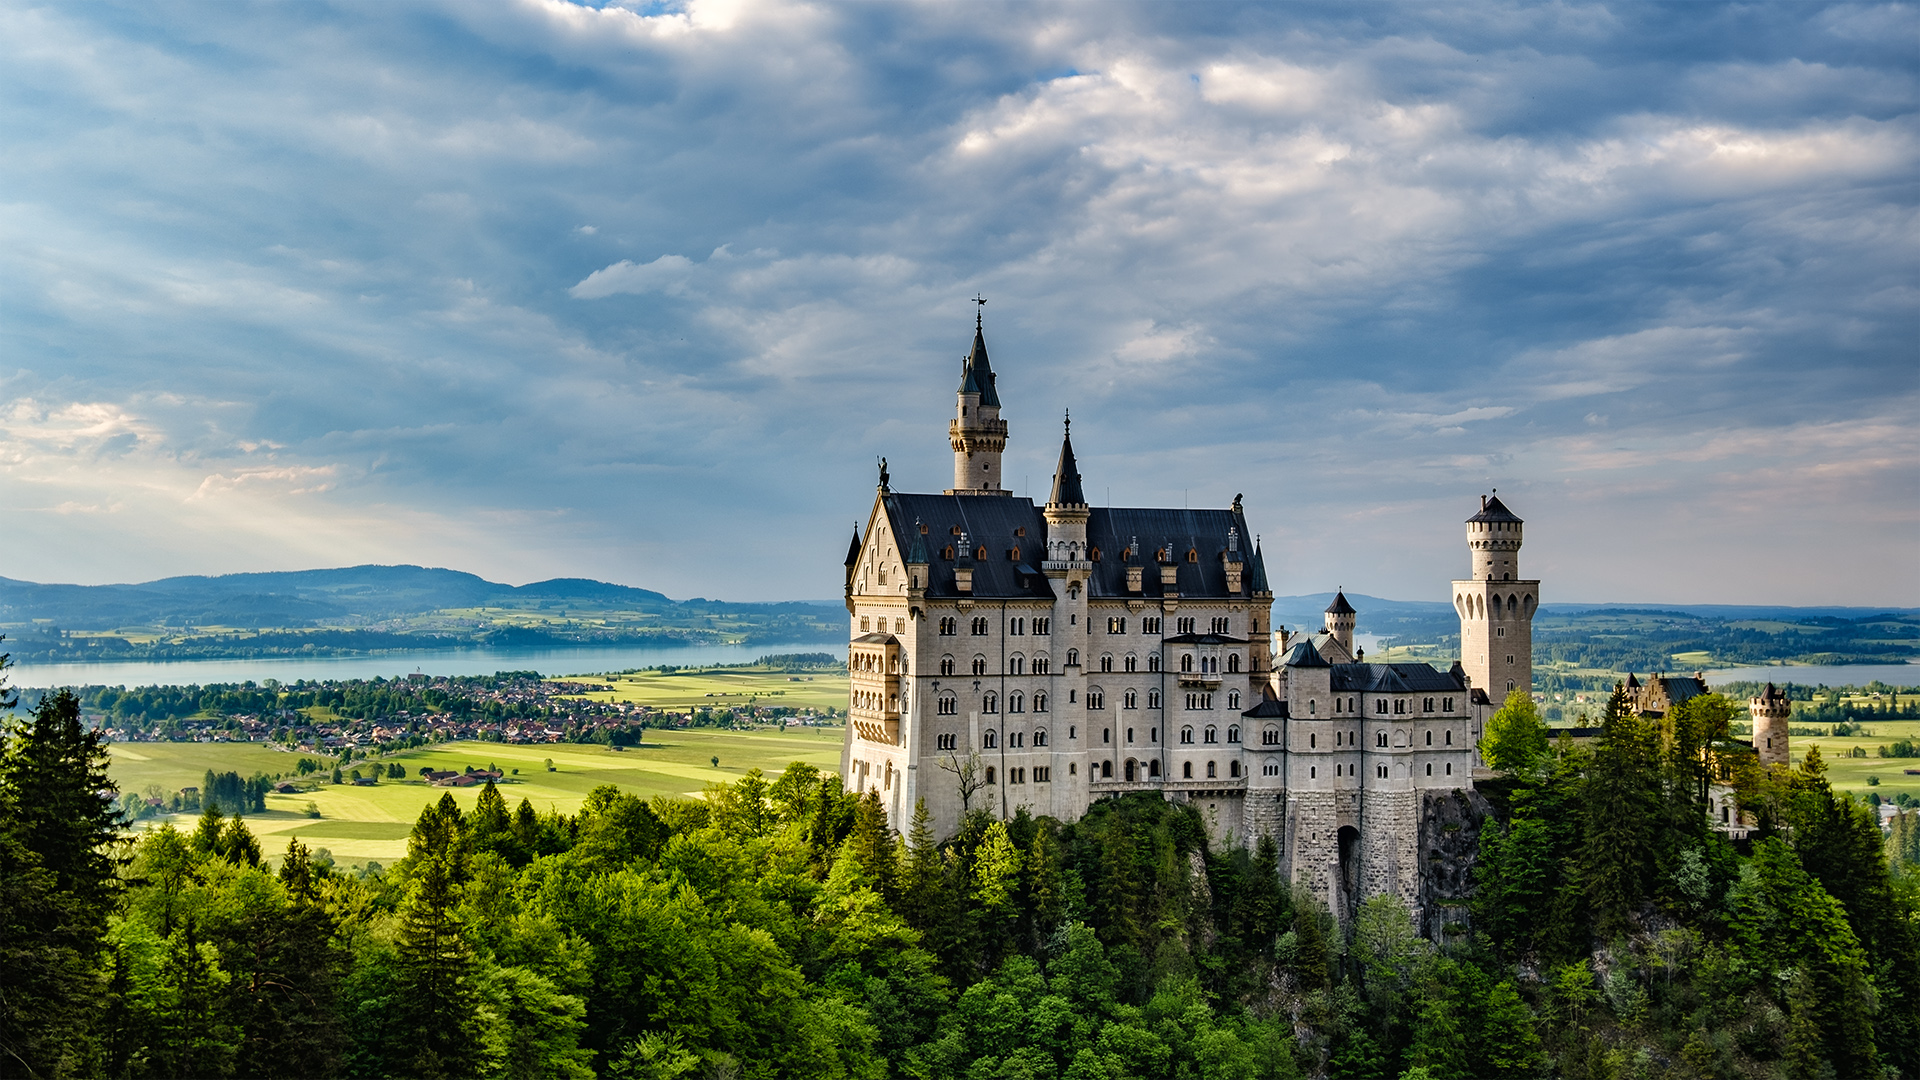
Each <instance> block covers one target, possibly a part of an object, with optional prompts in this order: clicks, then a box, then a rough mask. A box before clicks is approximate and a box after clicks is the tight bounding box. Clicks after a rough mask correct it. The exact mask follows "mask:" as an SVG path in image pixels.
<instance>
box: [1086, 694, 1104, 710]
mask: <svg viewBox="0 0 1920 1080" xmlns="http://www.w3.org/2000/svg"><path fill="white" fill-rule="evenodd" d="M1106 707H1107V695H1106V694H1105V693H1104V692H1102V691H1100V690H1089V691H1087V708H1089V709H1104V708H1106Z"/></svg>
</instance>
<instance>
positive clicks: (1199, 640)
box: [1164, 634, 1247, 645]
mask: <svg viewBox="0 0 1920 1080" xmlns="http://www.w3.org/2000/svg"><path fill="white" fill-rule="evenodd" d="M1164 640H1165V641H1166V643H1167V644H1168V645H1245V644H1246V643H1247V639H1246V638H1237V637H1228V636H1227V635H1225V634H1176V635H1174V636H1173V637H1170V638H1166V639H1164Z"/></svg>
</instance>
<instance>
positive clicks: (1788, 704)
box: [1747, 683, 1793, 765]
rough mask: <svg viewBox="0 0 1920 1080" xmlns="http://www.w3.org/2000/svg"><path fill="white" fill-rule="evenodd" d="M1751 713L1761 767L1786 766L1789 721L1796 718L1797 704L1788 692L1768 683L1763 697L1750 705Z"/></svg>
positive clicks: (1752, 701)
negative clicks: (1794, 704) (1794, 705)
mask: <svg viewBox="0 0 1920 1080" xmlns="http://www.w3.org/2000/svg"><path fill="white" fill-rule="evenodd" d="M1747 712H1748V713H1750V714H1752V716H1753V749H1754V751H1755V752H1756V753H1758V754H1759V755H1760V764H1762V765H1785V764H1786V763H1787V720H1788V719H1789V718H1790V717H1792V716H1793V702H1792V701H1789V700H1788V699H1787V693H1786V691H1784V690H1780V689H1777V688H1776V687H1775V686H1774V685H1773V684H1772V683H1768V684H1767V688H1766V689H1765V690H1763V691H1761V692H1760V696H1759V697H1757V698H1754V699H1752V700H1751V701H1749V702H1747Z"/></svg>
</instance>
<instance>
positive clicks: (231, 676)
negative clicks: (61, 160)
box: [6, 641, 847, 687]
mask: <svg viewBox="0 0 1920 1080" xmlns="http://www.w3.org/2000/svg"><path fill="white" fill-rule="evenodd" d="M846 651H847V643H846V642H845V641H802V642H789V643H784V644H778V645H683V646H678V647H667V648H662V647H658V646H653V647H641V646H631V647H618V648H607V649H434V650H427V649H423V650H420V651H418V652H396V653H388V654H386V655H383V656H338V657H314V658H302V657H278V656H275V657H263V658H261V659H258V660H172V661H152V660H143V661H129V662H126V663H113V662H109V663H101V664H19V665H16V666H12V667H9V668H7V671H6V677H7V682H8V684H9V685H12V686H20V687H48V686H187V685H193V684H198V685H200V686H206V685H208V684H210V683H243V682H247V681H248V680H252V681H253V682H256V683H258V682H264V681H265V680H267V679H278V680H280V681H281V682H283V683H291V682H297V681H299V680H301V679H372V678H375V677H384V678H388V679H392V678H396V677H399V676H404V675H407V674H409V673H411V672H415V671H419V672H424V673H426V674H428V675H491V674H493V673H494V672H496V671H538V672H540V673H541V674H542V675H591V674H599V673H602V672H608V671H623V670H625V669H627V668H643V667H652V666H654V665H655V664H678V665H682V666H690V665H698V664H746V663H751V662H753V661H754V660H757V659H759V658H760V657H762V656H766V655H767V654H769V653H801V652H823V653H828V654H830V655H832V656H835V657H844V656H845V655H846Z"/></svg>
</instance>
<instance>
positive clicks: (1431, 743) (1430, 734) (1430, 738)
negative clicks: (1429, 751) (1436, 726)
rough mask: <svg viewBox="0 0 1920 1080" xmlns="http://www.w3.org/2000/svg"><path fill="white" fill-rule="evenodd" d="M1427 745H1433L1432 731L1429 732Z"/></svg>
mask: <svg viewBox="0 0 1920 1080" xmlns="http://www.w3.org/2000/svg"><path fill="white" fill-rule="evenodd" d="M1427 745H1428V746H1432V745H1433V732H1431V731H1429V732H1427Z"/></svg>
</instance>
